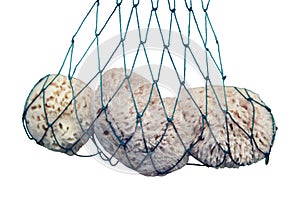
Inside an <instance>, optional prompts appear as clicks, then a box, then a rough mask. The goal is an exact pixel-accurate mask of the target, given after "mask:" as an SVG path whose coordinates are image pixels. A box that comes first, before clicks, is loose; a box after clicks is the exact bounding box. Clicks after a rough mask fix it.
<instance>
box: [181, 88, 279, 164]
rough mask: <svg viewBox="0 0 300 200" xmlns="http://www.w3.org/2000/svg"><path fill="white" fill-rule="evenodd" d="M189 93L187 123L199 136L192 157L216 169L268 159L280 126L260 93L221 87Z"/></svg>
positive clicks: (185, 99)
mask: <svg viewBox="0 0 300 200" xmlns="http://www.w3.org/2000/svg"><path fill="white" fill-rule="evenodd" d="M189 94H190V95H188V93H187V92H185V93H184V92H183V94H182V97H181V102H182V104H183V108H184V109H183V111H184V117H185V120H186V122H187V123H188V124H190V126H194V127H195V130H196V132H195V133H196V134H197V135H198V137H197V139H196V140H195V141H194V144H193V145H192V146H193V147H192V148H191V155H193V156H194V157H195V158H196V159H198V160H199V161H201V162H202V163H203V164H205V165H207V166H212V167H239V166H243V165H250V164H252V163H255V162H257V161H259V160H261V159H263V158H266V159H268V156H269V152H270V150H271V147H272V145H273V140H274V137H275V132H276V126H275V123H274V118H273V116H272V114H271V111H270V109H269V108H268V107H267V106H265V104H264V103H263V101H262V100H261V99H260V97H259V96H258V95H257V94H255V93H254V92H252V91H250V90H247V89H241V88H236V87H225V91H224V90H223V87H221V86H214V87H208V88H207V90H206V88H193V89H189ZM224 94H226V99H225V98H224V97H225V95H224ZM191 97H192V98H193V99H194V102H193V101H192V98H191ZM217 97H218V98H217ZM217 99H218V100H217ZM226 105H227V109H226ZM195 118H196V119H197V120H195ZM192 119H193V120H192Z"/></svg>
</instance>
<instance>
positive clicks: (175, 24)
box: [23, 0, 275, 175]
mask: <svg viewBox="0 0 300 200" xmlns="http://www.w3.org/2000/svg"><path fill="white" fill-rule="evenodd" d="M181 1H182V2H183V4H181V5H184V7H182V6H181V7H180V8H179V7H177V5H178V1H175V0H173V1H172V0H168V1H167V3H168V7H169V9H168V13H165V15H168V16H170V23H169V25H168V27H167V28H166V27H162V25H161V23H160V21H161V18H162V17H163V16H161V15H160V16H159V15H158V11H159V10H160V5H161V4H162V2H163V1H159V0H157V1H155V0H151V4H150V5H151V9H150V8H149V10H148V11H149V12H150V13H149V19H147V20H146V21H148V24H147V27H146V32H145V33H146V34H145V35H144V36H143V34H142V32H141V30H140V29H141V25H140V18H141V17H140V13H141V12H146V11H144V10H141V9H140V4H141V2H142V1H136V0H132V1H129V2H131V8H130V9H127V10H125V11H124V9H123V4H124V2H128V1H126V0H123V1H122V0H119V1H118V0H117V1H116V2H115V3H114V6H113V8H112V9H111V13H110V14H109V15H108V16H107V18H106V19H104V20H103V17H102V13H101V11H102V10H103V9H106V8H105V2H104V1H99V0H97V1H95V2H94V3H93V5H92V6H91V8H90V10H89V11H88V13H87V14H86V16H85V17H84V18H83V20H82V22H81V23H80V25H79V27H78V29H77V30H76V32H75V34H74V35H73V37H72V40H71V45H70V47H69V48H68V51H67V54H66V57H65V59H64V61H63V64H62V66H61V68H60V69H59V71H58V73H57V74H61V73H62V70H63V68H67V69H68V79H69V80H70V84H71V86H72V82H71V80H72V79H73V77H74V76H75V74H76V72H77V71H78V70H79V69H78V68H79V66H80V65H81V64H82V62H83V61H84V59H85V58H86V57H87V55H88V53H89V52H90V51H91V49H92V48H94V47H96V49H97V63H98V71H97V73H95V74H94V75H93V76H92V77H91V78H90V81H88V82H87V83H86V84H87V85H89V84H90V83H91V82H92V81H94V80H97V79H98V82H99V84H100V91H102V88H101V87H102V76H103V74H104V73H105V72H106V70H107V68H108V66H109V65H110V62H111V60H112V58H113V56H114V54H115V53H116V52H117V50H118V49H122V52H123V53H122V57H123V68H124V74H126V72H127V70H130V74H126V75H125V76H124V80H123V81H122V82H121V83H120V87H121V86H122V84H124V83H125V82H128V85H129V86H130V79H129V78H130V76H131V75H132V72H134V68H135V67H136V65H137V64H136V63H137V62H138V61H137V60H138V57H139V56H140V55H141V54H142V53H141V52H143V53H144V56H145V58H146V60H147V63H146V66H147V68H148V70H149V73H150V75H151V79H152V90H151V92H150V94H149V97H151V95H152V94H151V93H152V91H153V90H154V89H155V90H157V92H158V94H159V98H160V101H161V102H162V107H163V108H164V109H165V107H164V104H163V98H162V95H161V92H160V87H159V84H158V83H159V78H157V77H156V76H155V75H154V72H153V71H152V67H151V62H150V61H149V60H150V59H151V57H150V55H149V54H148V51H149V50H148V49H147V48H148V47H147V45H146V44H147V41H148V37H150V36H149V35H148V33H149V30H150V29H151V28H150V25H151V24H153V23H155V24H156V27H157V28H158V30H159V32H160V37H161V38H160V39H161V42H162V47H163V48H162V52H161V63H162V62H163V59H164V58H165V57H169V58H170V60H171V63H172V66H171V67H172V69H173V70H174V72H175V73H176V75H177V78H178V81H179V83H180V86H179V90H178V94H177V97H176V103H175V106H174V110H173V115H172V116H171V117H168V115H167V114H166V121H167V125H166V129H165V132H166V130H167V127H168V126H169V125H170V126H173V128H174V130H175V131H176V134H177V137H178V138H179V140H180V141H181V144H180V145H183V146H184V148H185V152H184V154H183V155H182V157H181V158H180V159H179V160H178V162H177V163H176V164H175V165H173V166H171V167H170V168H168V169H165V170H164V171H159V170H157V169H156V173H157V175H164V174H167V173H169V172H171V171H172V169H173V168H175V167H176V165H177V164H178V163H179V162H180V161H181V160H182V159H183V158H184V156H185V155H189V154H190V151H191V149H192V148H193V147H194V146H195V145H196V144H197V143H198V142H199V141H200V140H201V139H202V138H201V137H202V133H200V134H199V135H200V136H199V138H198V139H197V140H196V141H194V143H192V144H191V145H190V146H185V145H184V144H183V142H182V139H181V137H182V136H181V135H180V133H179V132H177V130H176V124H175V123H174V122H173V117H174V115H175V114H176V113H175V110H176V106H177V102H178V98H179V95H180V92H181V91H182V90H186V91H187V92H188V94H189V95H190V97H191V98H192V101H193V102H194V104H195V105H196V103H195V101H194V100H193V96H192V95H191V94H190V93H189V88H188V87H187V85H186V81H187V80H186V76H185V74H186V73H185V72H186V68H187V58H186V55H187V53H189V54H191V56H192V58H193V59H194V60H195V63H196V67H197V69H198V72H199V73H200V74H201V76H202V78H203V80H204V82H205V87H206V91H207V88H212V90H213V93H214V95H215V98H216V101H217V103H218V105H219V107H220V109H221V110H222V111H223V112H224V113H225V115H224V117H225V118H226V119H225V121H226V127H227V128H226V130H227V132H226V133H227V138H228V140H229V136H228V134H229V131H228V123H227V120H228V119H231V120H232V121H233V122H234V123H235V124H236V125H237V126H239V124H238V122H236V121H234V118H233V117H232V116H231V114H230V113H229V112H228V106H227V101H226V90H225V79H226V76H225V75H224V72H223V67H222V60H221V54H220V45H219V41H218V38H217V35H216V33H215V31H214V28H213V25H212V22H211V19H210V17H209V14H208V10H209V6H210V4H211V2H210V1H209V0H208V1H203V0H201V3H200V4H197V6H194V5H193V1H192V0H181ZM165 2H166V1H165ZM198 3H199V2H198ZM178 10H181V11H182V10H185V11H186V13H187V15H188V20H187V22H186V24H185V25H186V26H187V27H188V28H187V33H186V34H184V33H183V31H182V24H180V22H179V19H178ZM124 12H128V13H129V17H128V19H124V18H123V14H124ZM197 12H202V14H203V18H201V19H199V17H197V16H198V15H197ZM128 13H127V14H128ZM116 15H117V16H118V19H119V20H118V21H119V24H118V25H115V27H116V29H115V33H114V34H119V41H118V43H117V45H116V47H115V49H114V51H112V53H111V57H110V58H109V59H108V60H107V61H106V62H105V63H103V62H101V53H100V50H101V45H100V43H101V38H100V37H101V35H102V34H103V32H105V31H106V29H107V26H108V25H109V24H110V22H111V20H112V18H113V17H114V16H116ZM91 17H94V19H95V26H94V36H93V38H92V40H91V41H90V43H89V44H88V45H87V48H86V49H85V51H84V52H83V54H82V55H81V56H80V57H79V58H76V59H77V61H76V62H75V61H74V60H75V59H74V51H75V49H76V43H77V36H78V34H79V33H80V32H81V31H84V29H83V27H84V25H85V23H86V21H87V20H88V19H89V18H91ZM99 19H101V20H102V21H103V23H102V25H100V23H99ZM133 20H134V21H135V23H136V24H137V28H138V32H139V37H138V38H136V40H138V43H139V45H138V46H137V48H136V54H135V58H134V60H133V64H132V65H130V64H128V62H127V57H126V56H127V55H126V50H125V42H126V39H127V34H128V32H129V26H130V23H131V21H133ZM124 25H125V26H124ZM201 25H203V26H201ZM124 27H125V28H124ZM191 27H193V29H195V30H193V31H194V32H196V33H197V34H198V36H199V38H200V39H199V41H197V42H198V43H199V44H201V46H202V48H203V49H204V51H205V58H204V59H205V63H206V67H204V68H203V67H202V66H200V64H199V63H198V62H197V59H196V57H197V56H196V55H195V51H194V49H192V48H191V46H190V40H191V39H190V33H191ZM163 29H168V35H165V34H163ZM172 31H177V32H178V33H179V34H180V37H181V46H182V50H183V55H184V57H183V63H180V64H183V66H184V67H183V68H184V73H183V76H180V73H179V72H178V65H179V64H178V63H176V62H175V61H174V59H173V55H172V53H171V52H170V45H172V41H171V34H172ZM185 37H187V40H186V39H184V38H185ZM209 38H210V39H209ZM211 38H213V41H211ZM211 47H213V48H212V49H216V52H212V51H211V50H210V49H211ZM209 59H210V60H212V61H213V66H214V67H215V68H216V69H217V72H218V76H219V77H220V79H221V80H222V81H221V85H222V87H223V90H222V91H223V92H222V93H221V94H217V92H216V91H215V90H214V84H213V83H212V81H211V75H210V69H209V64H208V62H209V61H208V60H209ZM161 68H162V65H160V68H159V69H160V70H161ZM159 73H160V72H159ZM47 78H48V76H46V79H47ZM44 79H45V77H44V78H43V79H41V80H40V81H39V82H38V83H37V84H39V83H40V82H42V81H44ZM203 80H201V81H203ZM50 84H51V82H50V83H48V84H47V85H45V84H44V85H43V88H42V91H41V92H40V94H43V93H44V92H45V90H46V89H47V87H48V86H49V85H50ZM120 87H119V89H120ZM84 89H85V88H83V89H82V90H84ZM235 90H236V91H237V92H239V93H240V94H241V95H242V96H243V97H244V98H245V99H246V100H247V101H248V102H250V103H251V105H252V106H253V119H252V126H254V125H253V124H254V116H255V109H254V104H258V105H260V106H262V107H264V108H265V109H267V110H268V111H269V112H270V113H271V110H270V109H269V108H268V107H267V106H266V105H264V104H262V103H261V102H257V101H256V100H254V99H252V98H251V96H250V95H249V93H248V91H247V90H245V91H246V94H247V96H245V95H244V93H242V92H241V91H240V89H238V88H235ZM72 91H73V99H72V101H73V102H75V101H76V97H77V96H78V95H79V94H75V93H74V89H73V88H72ZM117 92H118V90H117V91H115V94H116V93H117ZM131 92H132V89H131ZM79 93H80V92H79ZM100 93H101V92H100ZM220 95H221V96H222V98H221V99H224V102H225V107H222V106H221V104H222V102H220V101H221V100H220V99H219V98H218V97H220ZM96 98H102V97H101V96H100V97H96ZM112 98H114V95H113V97H112ZM132 99H133V100H135V99H134V95H133V94H132ZM149 99H150V98H149ZM43 101H44V103H45V99H44V100H43ZM206 101H207V96H206ZM103 102H104V101H103V99H102V100H101V103H102V108H101V109H100V110H99V111H98V112H97V117H96V118H95V120H94V122H93V123H95V121H96V120H97V118H98V117H99V116H100V115H105V116H107V108H108V107H109V104H110V101H108V103H107V104H104V103H103ZM149 102H150V101H149ZM149 102H148V104H149ZM70 104H71V102H70V103H69V105H70ZM134 104H136V103H135V102H134ZM69 105H68V106H69ZM68 106H67V107H68ZM147 106H148V105H146V107H147ZM29 107H30V104H28V100H27V103H26V105H25V108H24V114H23V124H24V128H25V130H26V132H27V134H28V136H29V137H30V138H31V139H34V138H33V137H32V135H31V134H30V131H29V130H28V128H27V126H26V113H27V110H28V108H29ZM67 107H66V109H67ZM135 108H136V124H137V125H140V126H141V127H142V126H143V111H140V110H138V109H137V106H135ZM198 112H199V113H198V114H199V115H200V116H201V123H202V125H203V127H204V126H205V125H207V126H208V128H209V121H208V120H207V105H206V106H205V107H204V109H200V108H198ZM45 113H46V110H45ZM62 113H63V112H62ZM165 113H166V112H165ZM60 116H61V115H59V116H58V117H57V119H58V118H59V117H60ZM77 118H78V117H77ZM106 119H108V118H107V117H106ZM46 120H47V124H48V127H46V130H45V134H46V132H47V130H51V132H52V135H53V136H54V138H55V140H56V142H57V143H58V144H59V142H58V141H57V139H56V137H55V132H54V130H53V128H52V126H53V124H54V123H55V121H56V120H55V121H53V122H51V123H50V122H49V121H48V119H47V117H46ZM107 123H108V124H109V126H110V127H111V130H112V131H113V133H114V135H115V137H116V138H117V139H118V141H119V143H120V145H119V148H118V149H117V151H118V150H119V149H121V148H123V149H126V145H127V143H129V142H130V138H127V139H125V140H124V139H122V137H121V136H120V133H118V132H117V131H116V130H114V128H113V126H112V124H111V122H110V121H109V120H107ZM273 124H274V123H273ZM274 126H275V125H274ZM91 127H92V125H91ZM239 128H240V129H243V128H242V127H241V126H239ZM274 129H275V128H274ZM82 130H83V131H84V133H85V135H88V136H89V138H90V141H91V142H92V144H93V145H94V146H95V147H96V152H95V153H92V154H90V155H79V154H77V153H76V152H74V151H73V147H74V146H75V145H76V143H75V144H74V145H73V146H71V147H70V148H65V151H66V152H69V151H71V152H73V154H75V155H78V156H100V157H101V158H102V159H103V160H105V161H108V162H109V163H110V164H111V165H117V164H118V161H117V160H116V159H114V155H115V153H116V152H115V153H113V154H112V155H111V154H107V153H106V152H105V151H104V150H103V147H101V146H100V145H99V143H98V142H97V141H96V140H97V138H96V137H95V136H94V135H91V134H90V133H89V130H85V129H83V128H82ZM203 130H204V129H202V132H203ZM243 132H245V134H246V135H247V136H248V137H249V138H248V139H249V140H251V144H252V145H253V147H256V148H258V146H257V144H256V142H255V139H254V138H253V133H252V134H251V133H250V134H249V133H247V131H246V130H243ZM164 134H165V133H164ZM164 134H163V136H164ZM212 134H217V133H212ZM163 136H162V138H163ZM274 136H275V134H274ZM162 138H161V140H162ZM42 139H43V138H42ZM42 139H41V140H40V141H36V142H37V143H41V141H42ZM161 140H160V141H161ZM273 140H274V137H273V139H272V144H273ZM160 141H159V142H158V143H157V144H156V145H155V146H154V147H152V148H148V147H147V145H146V144H145V152H146V153H147V154H152V153H153V152H155V150H156V149H157V148H158V147H159V144H160ZM216 143H217V145H218V146H219V147H220V148H221V149H222V151H223V153H224V158H225V157H226V156H229V157H230V158H232V156H231V153H230V149H229V148H228V149H227V150H225V149H223V148H222V147H221V145H220V144H218V141H216ZM228 143H229V142H228ZM272 144H271V147H272ZM60 147H61V148H64V147H63V146H60ZM270 151H271V148H270V150H269V151H268V152H263V151H261V153H262V154H263V155H264V157H265V158H266V163H267V162H268V159H269V154H270ZM125 152H126V151H125ZM125 156H128V155H125ZM191 156H193V155H191ZM193 157H194V156H193ZM195 159H196V160H197V161H199V162H197V163H188V164H190V165H205V166H211V165H210V164H207V163H205V162H203V161H202V160H199V159H197V158H196V157H195ZM224 161H225V159H224V160H223V161H220V162H219V163H218V164H217V165H215V166H213V167H218V166H221V165H222V164H223V162H224ZM232 161H233V163H235V164H236V165H239V163H238V162H236V161H234V159H232ZM140 165H142V162H141V163H140ZM153 166H154V168H155V165H154V163H153ZM138 167H139V166H132V168H133V169H135V168H138Z"/></svg>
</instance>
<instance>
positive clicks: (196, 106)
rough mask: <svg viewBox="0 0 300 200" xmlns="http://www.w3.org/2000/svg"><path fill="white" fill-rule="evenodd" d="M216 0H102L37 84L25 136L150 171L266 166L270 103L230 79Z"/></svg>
mask: <svg viewBox="0 0 300 200" xmlns="http://www.w3.org/2000/svg"><path fill="white" fill-rule="evenodd" d="M211 4H212V3H211V2H210V1H204V0H203V1H192V0H180V1H175V0H173V1H172V0H168V1H158V0H157V1H155V0H151V1H137V0H123V1H116V2H113V1H109V2H108V1H95V2H94V4H93V5H92V6H91V8H90V10H89V11H88V13H87V14H86V16H84V18H83V21H82V22H81V23H80V26H79V28H78V29H77V30H76V32H75V34H74V35H73V37H72V40H71V45H70V47H69V48H68V51H67V54H66V57H65V59H64V61H63V64H62V66H61V68H60V69H59V71H58V72H57V73H56V74H49V75H46V76H45V77H43V78H42V79H40V80H39V81H38V82H37V83H36V85H35V86H34V87H33V88H32V90H31V91H30V94H29V96H28V98H27V100H26V103H25V107H24V113H23V117H22V119H23V125H24V129H25V131H26V133H27V135H28V137H29V138H30V139H33V140H35V141H36V142H37V143H38V144H39V145H42V146H44V147H46V148H48V149H50V150H53V151H58V152H63V153H66V154H68V155H78V156H82V157H90V156H94V157H96V158H97V159H101V160H104V161H105V162H106V163H109V165H111V166H116V167H117V166H123V167H124V168H126V169H128V170H129V169H130V170H133V171H136V172H138V173H140V174H143V175H147V176H156V175H165V174H168V173H170V172H172V171H175V170H178V169H180V168H182V167H183V166H185V165H197V166H208V167H214V168H223V167H239V166H244V165H250V164H252V163H255V162H257V161H259V160H262V159H265V162H266V164H267V163H268V160H269V155H270V152H271V148H272V146H273V142H274V138H275V132H276V129H277V128H276V125H275V122H274V118H273V115H272V113H271V109H270V108H269V107H268V106H266V105H265V103H264V102H263V101H262V100H261V99H260V97H259V96H258V94H256V93H254V92H252V91H250V90H248V89H244V88H238V87H231V86H225V79H226V76H225V75H224V72H223V67H222V60H221V55H220V46H219V41H218V39H217V35H216V33H215V31H214V29H213V25H212V21H211V19H210V17H209V14H208V13H209V12H208V11H209V7H210V5H211ZM83 146H85V147H86V148H85V151H84V150H82V148H81V147H83ZM86 152H87V153H86Z"/></svg>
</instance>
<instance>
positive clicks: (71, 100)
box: [23, 75, 95, 155]
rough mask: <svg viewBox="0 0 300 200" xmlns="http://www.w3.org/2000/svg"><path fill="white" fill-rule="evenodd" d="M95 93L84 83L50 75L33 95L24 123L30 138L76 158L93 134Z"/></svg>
mask: <svg viewBox="0 0 300 200" xmlns="http://www.w3.org/2000/svg"><path fill="white" fill-rule="evenodd" d="M93 99H94V91H93V90H92V89H91V88H89V86H87V85H86V84H85V83H83V82H82V81H80V80H78V79H76V78H72V79H71V81H70V80H69V79H68V78H67V77H65V76H63V75H48V76H46V77H44V78H43V79H41V80H40V81H39V82H38V83H37V84H36V85H35V87H34V88H33V90H32V91H31V92H30V94H29V96H28V99H27V101H26V105H25V111H24V115H23V117H24V119H25V122H26V123H25V124H26V128H27V130H28V133H29V135H30V136H31V137H32V138H33V139H34V140H35V141H36V142H37V143H38V144H40V145H42V146H44V147H46V148H48V149H50V150H53V151H58V152H63V153H66V154H68V155H73V154H74V153H76V152H78V150H79V149H80V147H81V146H82V145H84V144H85V143H86V142H87V141H88V139H89V137H90V135H92V134H93V132H92V131H93V129H92V128H91V126H92V121H93V120H94V118H95V116H94V109H93V101H94V100H93Z"/></svg>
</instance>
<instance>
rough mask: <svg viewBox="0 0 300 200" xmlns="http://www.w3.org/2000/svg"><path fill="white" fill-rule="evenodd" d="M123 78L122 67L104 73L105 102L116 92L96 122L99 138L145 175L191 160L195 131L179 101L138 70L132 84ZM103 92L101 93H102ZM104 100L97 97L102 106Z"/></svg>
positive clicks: (115, 153)
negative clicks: (161, 94) (165, 95)
mask: <svg viewBox="0 0 300 200" xmlns="http://www.w3.org/2000/svg"><path fill="white" fill-rule="evenodd" d="M124 77H126V76H125V74H124V72H123V70H121V69H112V70H109V71H107V72H106V73H105V74H104V75H103V85H102V90H103V96H104V101H105V102H108V99H106V98H110V97H111V96H112V94H111V93H114V94H115V95H114V96H113V98H112V99H111V101H110V102H109V104H108V106H107V108H106V110H103V111H102V113H101V114H100V115H99V117H98V119H97V121H96V123H95V134H96V135H97V137H98V138H99V141H100V143H101V144H102V145H103V146H104V148H105V150H106V151H108V152H109V153H110V154H111V155H114V157H115V158H117V159H118V160H119V161H120V162H121V163H123V164H124V165H126V166H127V167H129V168H131V169H134V170H136V171H137V172H139V173H141V174H143V175H147V176H155V175H164V174H166V173H169V172H171V171H174V170H177V169H180V168H181V167H183V166H184V165H185V164H186V163H187V161H188V155H189V154H188V153H187V152H186V149H188V148H189V145H190V144H191V143H192V142H193V141H194V140H195V136H196V135H195V134H194V133H193V131H192V129H188V127H187V126H186V123H185V121H184V120H183V115H182V110H181V107H180V105H179V104H177V105H176V106H175V103H176V101H175V100H176V99H175V98H165V99H161V98H159V94H158V91H157V88H156V86H155V85H154V84H150V83H149V82H148V81H147V80H146V79H144V78H143V77H141V76H139V75H138V74H136V73H132V75H131V76H130V78H129V82H130V84H129V83H128V81H127V79H125V82H123V81H124ZM106 81H107V82H106ZM104 83H106V84H104ZM108 83H109V84H108ZM99 91H100V90H99V89H98V90H97V92H96V96H99V97H100V95H99ZM113 91H116V92H113ZM131 91H132V95H131ZM105 92H106V93H105ZM100 99H101V98H96V106H98V107H99V108H101V104H100ZM98 113H100V112H98ZM173 113H174V115H173ZM191 128H192V127H191Z"/></svg>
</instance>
